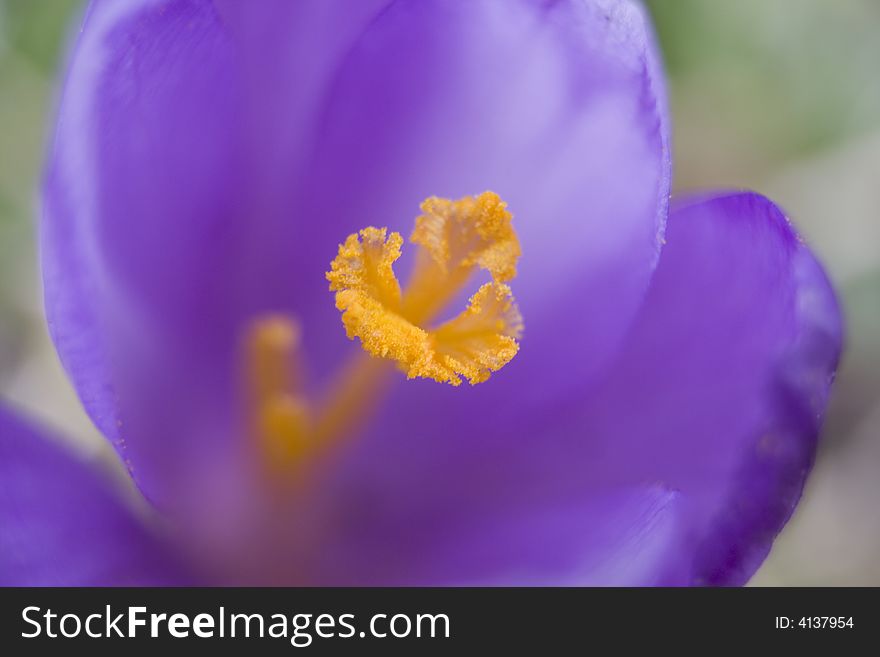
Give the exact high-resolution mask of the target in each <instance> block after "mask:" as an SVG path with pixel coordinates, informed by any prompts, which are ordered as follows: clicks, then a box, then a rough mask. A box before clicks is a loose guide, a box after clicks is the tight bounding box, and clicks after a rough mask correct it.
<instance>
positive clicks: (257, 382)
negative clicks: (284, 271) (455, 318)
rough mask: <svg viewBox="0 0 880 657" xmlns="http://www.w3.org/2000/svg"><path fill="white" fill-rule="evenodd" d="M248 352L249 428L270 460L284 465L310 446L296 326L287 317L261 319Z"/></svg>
mask: <svg viewBox="0 0 880 657" xmlns="http://www.w3.org/2000/svg"><path fill="white" fill-rule="evenodd" d="M247 352H248V357H247V364H248V381H249V389H250V392H251V399H250V402H249V403H250V406H251V408H252V409H253V411H252V417H251V423H252V425H253V426H252V431H253V432H254V433H256V435H257V436H258V437H259V438H260V441H261V442H262V444H263V451H264V453H265V454H266V455H267V456H268V460H269V462H270V463H273V464H276V465H278V466H281V467H284V466H286V465H288V464H290V463H291V462H293V461H296V460H298V459H299V457H300V456H301V454H302V453H303V452H304V451H305V450H306V448H307V446H308V433H309V417H308V406H307V404H306V402H305V400H304V399H303V397H302V395H301V388H302V365H301V363H300V360H299V355H300V354H299V352H300V330H299V327H298V326H297V325H296V324H295V323H293V322H292V321H291V320H289V319H287V318H285V317H281V316H276V315H270V316H268V317H263V318H261V319H260V320H258V321H257V322H255V323H254V324H253V325H252V326H251V329H250V331H249V333H248V336H247Z"/></svg>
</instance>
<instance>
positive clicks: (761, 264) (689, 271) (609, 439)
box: [535, 193, 842, 584]
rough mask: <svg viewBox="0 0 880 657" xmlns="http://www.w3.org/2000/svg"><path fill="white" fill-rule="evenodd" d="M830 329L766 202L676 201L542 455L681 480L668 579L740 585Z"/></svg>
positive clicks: (826, 300) (801, 430)
mask: <svg viewBox="0 0 880 657" xmlns="http://www.w3.org/2000/svg"><path fill="white" fill-rule="evenodd" d="M841 342H842V328H841V316H840V309H839V307H838V305H837V301H836V298H835V295H834V292H833V290H832V288H831V286H830V284H829V282H828V280H827V278H826V277H825V274H824V272H823V270H822V268H821V266H820V265H819V264H818V263H817V262H816V260H815V259H814V257H813V256H812V254H811V253H810V251H809V250H808V248H807V247H806V246H805V245H804V244H803V243H802V242H801V241H800V240H799V239H798V237H797V235H796V234H795V232H794V230H793V228H792V227H791V225H790V223H789V222H788V220H787V219H786V217H785V216H784V215H783V214H782V212H781V211H780V210H779V209H778V208H777V207H776V206H775V205H773V203H772V202H770V201H769V200H767V199H766V198H764V197H761V196H759V195H756V194H750V193H730V194H720V195H717V196H714V197H708V196H707V197H703V198H697V199H691V200H689V201H685V202H683V203H681V204H680V205H679V206H678V207H677V208H676V209H675V211H674V212H673V213H672V215H671V216H670V220H669V231H668V244H667V246H666V248H665V250H664V252H663V257H662V258H661V261H660V266H659V267H658V269H657V273H656V275H655V278H654V281H653V283H652V286H651V289H650V292H649V294H648V297H647V299H646V302H645V305H644V307H643V308H642V311H641V313H640V316H639V319H638V320H637V322H636V324H635V325H634V328H633V331H632V333H631V334H630V336H629V339H628V341H627V345H626V348H625V350H624V351H623V353H622V354H621V356H620V357H619V358H618V359H617V360H616V361H615V363H614V366H613V368H612V374H611V376H610V378H609V380H608V381H607V382H605V383H604V384H603V386H602V387H601V388H600V389H598V390H597V391H596V393H595V394H594V395H592V396H591V397H590V399H589V400H588V402H587V403H586V404H583V403H581V404H578V405H576V406H575V405H570V406H567V407H561V408H559V409H557V412H558V413H559V415H560V416H561V417H565V418H566V419H565V420H563V421H562V422H561V423H560V425H559V427H558V428H557V429H556V431H558V432H560V435H565V434H567V435H568V436H569V439H568V440H566V441H563V442H562V443H560V444H557V445H556V449H557V450H561V451H557V452H553V455H555V456H556V457H557V458H558V457H559V455H560V454H564V455H565V458H566V459H571V460H572V461H573V462H575V463H582V464H583V465H584V468H585V470H584V471H583V472H582V473H581V476H589V477H591V478H593V479H594V480H604V481H612V480H616V481H619V480H620V479H621V478H622V479H625V480H628V481H632V480H636V481H638V480H646V481H659V482H662V483H663V484H664V485H665V486H668V487H670V488H672V489H674V490H678V491H681V492H682V494H683V495H685V496H686V497H687V498H688V499H689V500H690V501H691V504H689V506H688V515H687V518H686V520H685V523H686V531H687V532H688V535H689V541H690V545H689V547H688V548H687V549H686V550H685V551H683V553H682V554H681V555H680V557H681V559H682V560H683V566H682V568H681V569H680V572H682V573H684V574H685V576H686V578H685V580H683V582H686V583H701V584H742V583H744V582H746V581H747V580H748V579H749V577H750V576H751V575H752V574H753V573H754V571H755V570H756V569H757V567H758V566H759V565H760V564H761V562H762V561H763V559H764V557H765V556H766V554H767V552H768V551H769V549H770V546H771V544H772V541H773V539H774V538H775V536H776V534H777V533H778V532H779V531H780V529H781V528H782V526H783V525H784V524H785V522H786V521H787V520H788V517H789V516H790V514H791V513H792V510H793V509H794V507H795V505H796V504H797V501H798V499H799V498H800V494H801V491H802V489H803V485H804V480H805V478H806V476H807V474H808V472H809V470H810V467H811V466H812V463H813V458H814V455H815V450H816V440H817V437H818V432H819V429H820V426H821V422H822V417H823V415H824V411H825V407H826V403H827V400H828V394H829V390H830V386H831V383H832V380H833V378H834V373H835V369H836V367H837V363H838V359H839V355H840V350H841ZM556 431H551V432H550V435H551V436H552V435H553V434H555V433H556ZM545 439H549V440H552V437H550V436H546V437H545ZM553 455H551V456H550V459H551V460H552V459H553V458H554V456H553ZM546 465H547V467H548V468H553V469H558V463H552V462H550V461H548V462H547V464H546ZM535 467H536V468H540V467H541V466H540V465H539V464H537V463H536V464H535ZM556 474H557V476H560V475H559V473H558V471H557V473H556Z"/></svg>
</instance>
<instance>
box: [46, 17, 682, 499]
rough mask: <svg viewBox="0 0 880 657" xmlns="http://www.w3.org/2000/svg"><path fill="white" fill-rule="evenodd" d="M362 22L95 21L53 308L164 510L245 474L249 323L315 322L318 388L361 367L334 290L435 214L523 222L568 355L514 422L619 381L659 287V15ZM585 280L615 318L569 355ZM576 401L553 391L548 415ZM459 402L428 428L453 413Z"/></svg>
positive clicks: (547, 367)
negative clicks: (173, 492)
mask: <svg viewBox="0 0 880 657" xmlns="http://www.w3.org/2000/svg"><path fill="white" fill-rule="evenodd" d="M354 4H356V5H357V10H352V7H353V5H352V3H344V9H345V10H344V11H343V9H342V8H341V6H342V5H337V4H332V5H331V4H329V3H325V2H315V3H281V4H279V5H278V6H277V7H275V6H274V5H273V6H272V7H267V6H266V5H265V4H264V3H248V5H247V7H246V8H245V7H244V6H243V3H220V4H218V5H217V6H216V7H215V6H214V5H211V4H208V3H206V2H198V1H195V0H193V1H192V2H178V3H166V2H158V1H157V2H148V1H146V0H142V1H140V2H132V3H125V4H124V5H121V4H120V3H106V4H105V3H97V4H96V5H95V6H94V7H93V9H92V11H91V12H90V14H89V16H88V18H87V21H86V24H85V27H84V30H83V33H82V36H81V39H80V42H79V44H78V47H77V50H76V53H75V54H74V57H73V60H72V66H71V70H70V74H69V78H68V81H67V85H66V90H65V94H64V98H63V101H62V105H61V110H60V115H59V127H58V134H57V137H56V143H55V147H54V150H53V153H52V158H51V161H50V166H49V170H48V173H47V183H46V192H45V213H44V222H43V250H44V254H43V260H44V272H45V279H46V301H47V312H48V314H49V319H50V325H51V328H52V333H53V337H54V339H55V341H56V344H57V346H58V349H59V352H60V354H61V357H62V360H63V361H64V363H65V366H66V367H67V369H68V371H69V372H70V373H71V376H72V378H73V379H74V382H75V384H76V386H77V388H78V390H79V392H80V395H81V397H82V398H83V401H84V402H85V403H86V405H87V408H88V410H89V412H90V414H91V415H92V417H93V418H94V419H95V421H96V422H97V423H98V425H99V426H100V427H101V428H102V430H103V431H104V432H105V433H106V434H107V435H108V437H110V438H111V440H113V442H114V444H115V445H116V447H117V449H118V450H119V451H120V453H121V454H122V456H123V459H124V460H125V461H126V463H127V464H128V465H129V467H130V468H131V469H132V470H133V474H134V476H135V478H136V480H137V481H138V483H139V485H140V486H141V487H142V489H144V490H145V492H146V493H147V494H148V495H150V496H151V497H153V498H158V497H166V498H167V497H168V493H167V491H166V492H164V493H163V491H165V489H166V488H167V483H168V482H169V481H174V480H179V479H181V478H183V477H184V476H185V473H187V472H188V471H189V469H190V468H191V467H192V465H193V463H194V462H196V461H198V460H200V459H204V458H207V457H209V456H210V457H214V456H217V458H222V456H219V455H220V454H222V452H223V449H222V444H223V442H224V440H227V439H228V438H229V437H230V434H232V433H234V428H235V427H236V426H237V425H236V421H237V418H236V410H240V409H239V405H238V404H237V403H236V395H237V394H238V393H239V392H240V390H239V385H240V383H239V381H238V380H237V378H236V375H237V370H236V366H237V349H238V347H239V344H240V339H241V332H242V328H243V326H244V324H245V323H246V322H247V320H248V319H249V318H250V317H252V316H253V315H255V314H257V313H259V312H264V311H268V310H272V311H282V312H289V313H291V314H294V315H297V316H299V317H300V318H301V319H302V320H303V322H304V329H305V343H306V348H307V358H308V361H309V367H310V370H311V371H312V372H315V373H317V379H318V381H317V382H316V383H317V384H320V383H321V382H323V381H324V380H326V378H327V377H329V376H330V375H331V374H332V372H333V371H334V370H335V369H336V367H337V366H338V365H339V364H340V363H341V362H342V361H343V360H344V359H346V358H347V357H348V356H349V355H350V354H351V353H353V351H355V350H356V349H357V347H356V346H355V345H351V344H349V343H348V342H347V341H346V339H345V337H344V334H343V331H342V328H341V325H340V321H339V317H338V313H337V312H336V311H335V309H333V303H332V298H331V295H330V294H329V293H328V292H327V290H326V282H325V281H324V280H323V272H324V271H325V270H326V268H327V265H328V263H329V260H330V259H331V258H332V256H333V254H334V252H335V247H336V244H337V243H338V242H339V241H341V240H342V239H344V237H345V236H346V234H347V233H349V232H351V231H353V230H356V229H358V228H361V227H363V226H364V225H366V224H368V223H377V224H379V225H388V226H389V227H391V228H395V229H400V230H403V231H405V232H408V231H409V229H410V228H411V222H412V218H413V216H414V215H415V214H416V211H417V210H416V208H417V205H418V202H419V201H420V200H421V199H422V198H424V197H426V196H428V195H431V194H440V195H447V196H457V195H461V194H466V193H475V192H479V191H482V190H484V189H487V188H491V189H494V190H495V191H498V192H499V193H501V194H502V196H504V197H505V198H506V199H507V200H509V201H510V203H511V207H512V208H513V209H514V211H515V212H516V213H517V216H518V219H517V222H518V223H517V225H518V229H519V231H520V234H521V237H522V241H523V244H524V248H525V253H526V255H525V257H524V258H523V262H522V267H521V274H520V277H519V278H518V279H517V281H516V282H515V283H516V287H515V291H516V294H517V297H518V299H519V301H520V305H521V307H522V309H523V311H524V314H525V316H526V322H527V327H528V329H527V330H528V331H529V333H528V336H529V337H528V338H527V340H531V341H533V342H534V344H541V345H543V346H542V348H541V349H540V350H536V349H524V350H523V353H522V354H521V356H520V357H519V358H518V360H519V361H520V362H519V369H518V372H519V373H518V374H515V373H514V372H516V371H517V370H512V371H511V375H510V376H509V377H508V380H509V381H510V384H509V385H507V386H504V385H500V386H495V388H494V392H489V393H483V394H484V395H487V397H486V398H487V399H489V400H496V401H497V400H498V399H500V400H503V403H505V404H507V405H510V406H515V405H517V404H519V403H520V402H523V401H524V400H522V399H521V398H518V397H515V396H513V395H514V393H515V392H516V391H517V390H520V389H522V386H521V382H522V377H524V376H530V375H529V372H534V371H535V368H537V369H538V370H541V369H542V368H543V370H542V371H553V370H554V369H558V368H559V367H560V366H561V365H563V364H565V363H567V362H569V361H570V360H572V359H576V360H578V361H579V362H580V363H581V368H580V369H579V371H578V377H579V378H580V379H584V378H589V377H591V376H593V375H595V374H596V373H597V372H598V371H599V370H600V369H601V367H602V365H603V364H605V363H607V361H608V359H609V358H610V356H611V354H612V353H613V351H614V349H615V346H616V345H617V343H618V342H619V340H620V336H621V335H622V334H623V330H624V328H625V327H626V326H627V325H628V323H629V322H630V321H631V318H632V316H633V314H634V312H635V311H636V309H637V306H638V303H639V300H640V298H641V295H642V294H643V291H644V288H645V286H646V284H647V281H648V279H649V277H650V275H651V272H652V270H653V267H654V265H655V262H656V258H657V254H658V251H659V239H660V236H661V235H662V232H663V221H664V217H665V208H666V199H667V194H668V188H669V157H668V146H667V119H666V114H665V111H666V110H665V98H664V89H663V83H662V79H661V76H660V74H659V64H658V59H657V57H656V55H655V52H654V49H653V43H652V37H651V34H650V28H649V26H648V24H647V21H646V19H645V16H644V14H643V13H642V11H641V9H640V8H639V7H638V6H636V5H634V4H632V3H629V2H598V1H597V2H589V3H583V2H573V1H566V2H558V3H554V4H552V5H546V4H543V3H538V2H531V1H527V0H518V1H517V2H511V3H504V4H503V6H502V4H499V3H492V2H485V1H479V2H476V1H470V2H438V1H434V0H431V1H420V2H412V1H401V2H396V3H393V4H392V5H391V6H390V7H388V8H386V9H384V10H382V8H383V7H384V6H385V4H386V3H383V2H376V3H367V2H364V3H354ZM276 10H277V11H276ZM549 280H553V281H559V283H558V284H554V285H552V286H549V285H547V281H549ZM575 280H576V281H577V282H578V285H579V286H580V291H579V295H581V296H584V297H585V298H589V299H590V308H589V312H588V313H587V312H583V313H581V312H578V313H573V314H572V315H571V316H570V317H569V318H568V320H567V326H568V328H569V329H570V330H571V331H572V332H574V333H577V334H578V335H580V336H581V339H580V340H578V341H576V342H572V343H570V344H568V345H563V344H562V343H560V342H557V341H554V340H551V339H548V336H552V335H554V334H555V333H556V332H557V331H558V329H559V327H558V324H557V323H556V321H555V320H553V321H551V320H550V318H551V317H553V312H552V311H553V309H554V308H560V307H562V306H563V305H568V304H569V303H570V301H571V294H572V293H571V290H570V289H569V288H568V287H567V286H566V285H564V284H563V283H564V282H566V281H569V282H570V281H575ZM500 381H501V379H500V378H499V383H500ZM566 388H568V381H566V380H564V379H562V378H558V379H557V378H556V377H551V378H548V379H546V381H545V386H543V387H542V389H541V396H542V397H545V398H552V397H553V396H555V395H556V394H557V393H558V392H559V390H561V389H566ZM419 390H420V391H421V390H424V388H420V389H419ZM435 390H436V389H432V390H431V391H430V392H428V393H427V395H425V396H422V395H421V392H420V393H419V395H420V396H421V397H422V398H421V399H420V400H419V401H418V402H417V403H414V404H413V406H412V408H413V409H418V408H419V407H423V406H424V405H425V404H428V405H431V406H432V405H434V404H436V403H443V402H442V401H440V402H438V401H437V400H438V399H441V400H442V399H445V397H443V395H445V394H446V393H445V392H441V393H440V395H441V396H440V397H437V396H436V395H435ZM532 397H534V399H532V400H531V401H532V402H534V403H535V404H538V402H539V401H540V400H538V399H537V395H535V394H534V393H533V395H532ZM525 401H527V402H528V401H529V400H525ZM538 405H540V404H538ZM120 423H123V425H124V426H123V428H122V430H120V429H119V424H120ZM206 440H207V441H208V445H210V449H208V450H206V449H205V447H206V445H205V441H206Z"/></svg>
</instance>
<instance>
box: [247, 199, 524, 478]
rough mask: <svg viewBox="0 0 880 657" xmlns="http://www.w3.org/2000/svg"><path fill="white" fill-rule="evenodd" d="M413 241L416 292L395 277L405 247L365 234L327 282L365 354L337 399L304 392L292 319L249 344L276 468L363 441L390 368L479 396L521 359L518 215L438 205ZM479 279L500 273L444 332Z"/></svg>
mask: <svg viewBox="0 0 880 657" xmlns="http://www.w3.org/2000/svg"><path fill="white" fill-rule="evenodd" d="M421 209H422V213H423V214H421V215H420V216H419V217H418V218H417V219H416V226H415V230H414V231H413V233H412V236H411V241H412V242H413V243H414V244H416V245H417V247H418V249H419V252H418V254H417V256H416V262H415V266H414V269H413V273H412V276H411V278H410V280H409V283H408V285H407V287H406V290H405V291H403V292H402V291H401V287H400V284H399V283H398V280H397V277H396V276H395V274H394V269H393V265H394V263H395V262H396V261H397V259H398V258H399V257H400V253H401V247H402V245H403V238H402V237H401V235H400V234H399V233H395V232H392V233H390V234H389V232H388V230H387V229H385V228H381V229H380V228H373V227H369V228H364V229H363V230H361V231H360V232H359V233H356V234H352V235H349V236H348V238H347V239H346V240H345V242H344V243H343V244H341V245H340V246H339V252H338V254H337V256H336V258H335V259H334V260H333V262H332V263H331V267H330V271H329V272H328V273H327V280H329V281H330V290H331V291H333V292H335V293H336V307H337V308H338V309H339V310H340V311H341V312H342V322H343V325H344V326H345V331H346V334H347V335H348V337H349V338H350V339H354V338H358V339H360V341H361V345H362V346H363V349H364V351H365V352H366V353H365V354H364V353H361V354H359V355H358V356H357V357H356V358H354V359H353V360H352V361H351V363H350V364H349V365H348V366H347V367H345V368H344V369H343V370H342V372H340V374H339V376H338V377H337V378H336V379H335V380H334V381H333V382H332V385H331V386H330V389H329V390H330V391H329V393H328V394H326V395H324V396H323V397H321V398H319V399H318V400H317V403H316V401H315V400H309V399H307V398H306V396H305V393H304V383H303V376H302V365H301V362H300V350H301V346H300V331H299V327H298V325H297V324H296V323H294V322H293V321H292V320H290V319H288V318H285V317H280V316H267V317H262V318H259V319H258V320H257V321H256V322H255V323H254V324H253V326H252V327H251V330H250V332H249V333H248V341H247V364H248V382H249V390H250V393H251V399H250V404H251V414H250V418H251V431H252V432H253V433H254V434H256V436H258V437H259V439H260V441H261V443H262V445H263V447H262V450H261V451H262V453H263V454H264V456H265V458H266V459H267V460H268V462H269V464H270V465H271V467H272V468H273V469H276V470H279V471H281V472H285V471H289V470H290V468H291V467H292V466H294V465H301V464H302V463H303V462H304V461H305V460H306V459H307V458H310V456H313V455H316V454H318V453H322V452H324V451H326V450H328V449H329V448H331V447H332V446H333V445H335V444H336V443H337V442H338V440H339V438H340V437H343V436H348V435H351V434H352V433H353V431H354V430H355V428H356V427H357V426H358V425H360V424H363V420H364V419H365V417H366V416H367V414H368V413H369V411H370V409H371V408H372V407H374V406H375V405H376V404H375V401H376V400H377V399H378V397H379V396H380V395H381V394H382V392H383V387H384V386H383V384H384V383H385V382H386V381H387V380H388V375H389V373H393V368H391V369H389V367H388V361H393V362H394V363H396V364H397V366H398V368H399V369H401V370H403V371H404V372H405V373H406V375H407V377H408V378H415V377H422V378H428V379H433V380H435V381H439V382H443V383H449V384H451V385H453V386H458V385H461V383H462V380H463V379H466V380H467V381H468V382H469V383H470V384H472V385H475V384H477V383H482V382H484V381H486V380H487V379H488V378H489V377H490V375H491V374H492V373H493V372H496V371H498V370H499V369H501V368H502V367H504V366H505V365H506V364H507V363H509V362H510V361H511V359H512V358H513V357H514V356H515V355H516V353H517V351H518V350H519V343H518V340H519V338H520V335H521V334H522V329H523V322H522V317H521V316H520V313H519V310H518V309H517V306H516V303H515V302H514V300H513V294H512V292H511V289H510V287H509V286H508V285H507V284H506V283H507V281H509V280H510V279H512V278H513V277H514V276H515V275H516V262H517V260H518V258H519V256H520V245H519V240H518V239H517V236H516V232H515V231H514V230H513V227H512V225H511V220H512V216H511V214H510V212H509V211H508V210H507V206H506V204H505V203H504V202H503V201H501V199H500V198H499V197H498V195H497V194H494V193H492V192H485V193H483V194H480V195H479V196H475V197H470V196H469V197H465V198H463V199H460V200H458V201H450V200H446V199H440V198H435V197H432V198H429V199H427V200H426V201H425V202H424V203H422V206H421ZM477 269H483V270H485V271H487V272H488V274H489V276H490V277H491V279H492V280H491V282H489V283H485V284H484V285H482V286H481V287H480V288H479V289H478V290H477V292H476V293H475V294H474V295H473V296H472V297H471V298H470V301H469V302H468V305H467V307H466V308H465V309H464V310H463V311H462V312H461V313H459V314H458V315H457V316H456V317H454V318H452V319H450V320H448V321H446V322H444V323H441V324H440V325H439V326H435V325H433V324H432V322H433V321H434V320H435V319H436V318H437V315H438V314H439V313H440V312H441V311H442V310H443V309H444V308H445V307H446V306H447V305H448V303H449V302H450V301H451V300H453V299H455V298H456V297H457V296H458V295H459V294H460V293H461V292H462V291H463V290H464V288H465V286H466V285H467V284H468V282H469V281H470V279H471V278H472V276H473V274H474V273H475V272H476V270H477Z"/></svg>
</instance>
